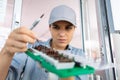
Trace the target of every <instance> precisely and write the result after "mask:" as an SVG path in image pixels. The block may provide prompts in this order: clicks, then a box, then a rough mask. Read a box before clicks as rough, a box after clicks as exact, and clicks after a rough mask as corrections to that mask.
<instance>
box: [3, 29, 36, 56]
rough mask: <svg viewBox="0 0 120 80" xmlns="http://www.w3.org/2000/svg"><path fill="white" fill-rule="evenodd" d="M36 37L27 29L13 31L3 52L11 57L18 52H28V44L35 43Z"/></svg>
mask: <svg viewBox="0 0 120 80" xmlns="http://www.w3.org/2000/svg"><path fill="white" fill-rule="evenodd" d="M35 40H36V37H35V35H34V33H33V32H32V31H31V30H29V29H27V28H26V27H20V28H17V29H15V30H13V31H12V32H11V33H10V35H9V36H8V39H7V40H6V43H5V45H4V47H3V49H2V51H3V52H4V53H6V54H8V55H9V56H13V55H14V54H15V53H16V52H24V51H26V50H27V43H34V42H35Z"/></svg>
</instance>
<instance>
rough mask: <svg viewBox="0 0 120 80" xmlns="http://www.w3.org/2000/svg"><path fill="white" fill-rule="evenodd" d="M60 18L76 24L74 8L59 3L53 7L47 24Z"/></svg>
mask: <svg viewBox="0 0 120 80" xmlns="http://www.w3.org/2000/svg"><path fill="white" fill-rule="evenodd" d="M61 20H64V21H67V22H70V23H72V24H73V25H74V26H76V14H75V12H74V10H73V9H72V8H70V7H67V6H65V5H60V6H57V7H55V8H53V10H52V11H51V14H50V18H49V24H52V23H54V22H57V21H61Z"/></svg>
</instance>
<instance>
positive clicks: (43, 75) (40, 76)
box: [6, 40, 87, 80]
mask: <svg viewBox="0 0 120 80" xmlns="http://www.w3.org/2000/svg"><path fill="white" fill-rule="evenodd" d="M38 45H44V46H46V47H48V48H50V40H48V41H46V42H36V43H35V44H34V45H33V46H32V47H35V46H38ZM67 50H68V51H69V52H70V53H72V54H78V55H80V56H83V55H84V53H83V50H82V49H78V48H75V47H72V46H70V45H68V47H67ZM22 73H23V74H22ZM20 77H22V78H21V79H20ZM75 78H76V80H87V79H86V78H84V76H81V77H79V76H76V77H75ZM82 78H83V79H82ZM6 80H48V72H46V71H45V69H44V68H41V67H40V66H39V65H38V63H37V62H36V61H34V60H33V59H31V58H30V57H28V56H27V55H26V54H24V53H22V54H21V53H17V54H15V56H14V58H13V60H12V63H11V66H10V68H9V71H8V76H7V78H6Z"/></svg>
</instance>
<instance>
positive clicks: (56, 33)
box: [50, 21, 75, 50]
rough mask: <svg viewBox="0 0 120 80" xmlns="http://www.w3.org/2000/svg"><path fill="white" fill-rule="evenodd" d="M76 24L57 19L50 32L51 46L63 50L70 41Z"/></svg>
mask: <svg viewBox="0 0 120 80" xmlns="http://www.w3.org/2000/svg"><path fill="white" fill-rule="evenodd" d="M74 30H75V26H73V25H72V24H71V23H69V22H67V21H57V22H55V23H53V24H51V25H50V32H51V35H52V44H51V47H52V48H55V49H59V50H63V49H65V48H66V46H67V45H68V44H69V43H70V41H71V39H72V37H73V32H74Z"/></svg>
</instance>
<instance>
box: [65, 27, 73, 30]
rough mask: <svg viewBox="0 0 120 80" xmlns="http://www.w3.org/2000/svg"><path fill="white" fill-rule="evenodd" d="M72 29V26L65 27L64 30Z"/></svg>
mask: <svg viewBox="0 0 120 80" xmlns="http://www.w3.org/2000/svg"><path fill="white" fill-rule="evenodd" d="M72 28H73V27H72V26H67V27H66V28H65V29H66V30H71V29H72Z"/></svg>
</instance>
